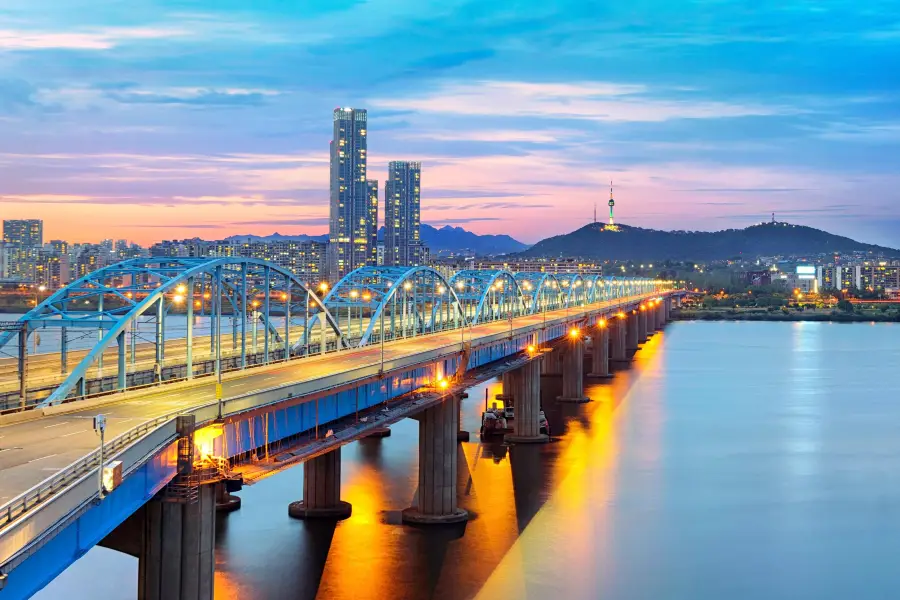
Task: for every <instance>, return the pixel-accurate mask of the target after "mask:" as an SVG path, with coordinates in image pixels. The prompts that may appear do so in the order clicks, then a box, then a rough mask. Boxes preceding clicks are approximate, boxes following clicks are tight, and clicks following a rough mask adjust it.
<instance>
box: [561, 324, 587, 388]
mask: <svg viewBox="0 0 900 600" xmlns="http://www.w3.org/2000/svg"><path fill="white" fill-rule="evenodd" d="M566 343H567V344H568V347H566V349H565V351H564V352H563V356H562V396H559V397H558V398H557V400H559V401H560V402H578V403H581V402H589V401H590V398H588V397H587V396H585V395H584V339H583V338H582V337H581V336H580V335H579V336H578V337H576V338H574V339H573V338H571V337H570V338H569V339H568V340H567V341H566Z"/></svg>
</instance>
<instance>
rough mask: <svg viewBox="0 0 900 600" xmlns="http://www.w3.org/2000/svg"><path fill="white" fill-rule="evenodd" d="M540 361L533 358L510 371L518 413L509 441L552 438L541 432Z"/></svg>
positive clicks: (528, 441)
mask: <svg viewBox="0 0 900 600" xmlns="http://www.w3.org/2000/svg"><path fill="white" fill-rule="evenodd" d="M540 363H541V361H540V360H533V361H531V362H529V363H527V364H525V365H523V366H521V367H519V368H518V369H516V370H514V371H510V372H509V373H510V375H511V377H510V379H511V385H512V393H513V397H514V398H515V407H516V413H515V418H514V419H513V432H512V433H511V434H508V435H507V436H506V438H505V440H506V441H507V442H513V443H516V444H533V443H540V442H546V441H548V440H549V439H550V438H549V437H548V436H547V435H546V434H543V433H541V420H540V413H541V365H540ZM504 393H505V390H504Z"/></svg>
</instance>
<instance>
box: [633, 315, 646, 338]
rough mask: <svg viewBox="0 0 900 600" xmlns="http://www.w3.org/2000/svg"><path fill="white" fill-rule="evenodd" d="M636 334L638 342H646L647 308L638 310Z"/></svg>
mask: <svg viewBox="0 0 900 600" xmlns="http://www.w3.org/2000/svg"><path fill="white" fill-rule="evenodd" d="M635 316H636V317H637V335H638V344H646V343H647V309H646V307H645V308H644V310H638V312H637V315H635Z"/></svg>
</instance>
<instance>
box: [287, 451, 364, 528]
mask: <svg viewBox="0 0 900 600" xmlns="http://www.w3.org/2000/svg"><path fill="white" fill-rule="evenodd" d="M351 512H352V507H351V506H350V503H349V502H344V501H343V500H341V449H340V448H335V449H334V450H332V451H331V452H329V453H327V454H323V455H322V456H317V457H316V458H313V459H310V460H308V461H306V462H305V463H303V500H301V501H299V502H291V504H290V506H288V514H289V515H290V516H292V517H294V518H295V519H315V518H321V519H346V518H347V517H349V516H350V513H351Z"/></svg>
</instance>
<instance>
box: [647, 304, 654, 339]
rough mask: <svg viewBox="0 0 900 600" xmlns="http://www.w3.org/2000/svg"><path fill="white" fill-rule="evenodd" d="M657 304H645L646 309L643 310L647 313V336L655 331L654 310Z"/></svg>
mask: <svg viewBox="0 0 900 600" xmlns="http://www.w3.org/2000/svg"><path fill="white" fill-rule="evenodd" d="M656 309H657V306H656V305H655V304H651V305H648V306H647V310H646V311H644V312H646V313H647V337H650V336H652V335H653V334H655V333H656V315H657V312H656Z"/></svg>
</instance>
